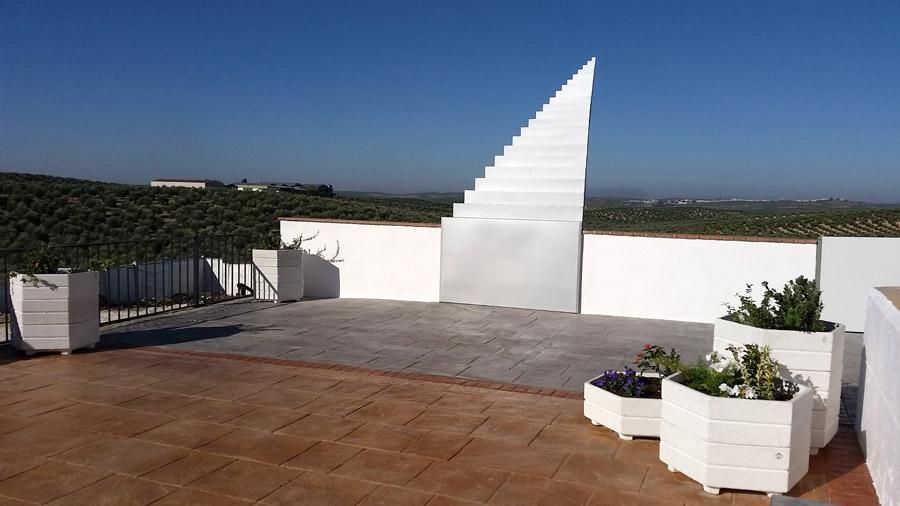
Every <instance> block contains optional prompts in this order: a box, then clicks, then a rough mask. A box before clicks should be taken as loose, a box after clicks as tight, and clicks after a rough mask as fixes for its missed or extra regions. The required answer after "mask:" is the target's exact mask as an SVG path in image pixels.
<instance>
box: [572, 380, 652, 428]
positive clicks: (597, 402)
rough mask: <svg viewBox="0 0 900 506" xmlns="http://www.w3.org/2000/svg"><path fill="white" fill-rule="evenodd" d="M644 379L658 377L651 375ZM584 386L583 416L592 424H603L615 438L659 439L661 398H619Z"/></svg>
mask: <svg viewBox="0 0 900 506" xmlns="http://www.w3.org/2000/svg"><path fill="white" fill-rule="evenodd" d="M645 376H646V377H658V376H656V375H655V373H650V374H645ZM595 379H597V378H594V379H592V380H590V381H586V382H585V383H584V416H585V417H587V418H588V419H590V420H591V423H592V424H594V425H603V426H604V427H607V428H608V429H610V430H613V431H615V432H617V433H619V437H620V438H622V439H625V440H631V439H632V438H634V437H656V438H658V437H659V424H660V412H661V410H662V400H661V399H638V398H633V397H621V396H618V395H616V394H614V393H612V392H609V391H607V390H604V389H602V388H600V387H598V386H594V385H592V384H591V382H592V381H594V380H595Z"/></svg>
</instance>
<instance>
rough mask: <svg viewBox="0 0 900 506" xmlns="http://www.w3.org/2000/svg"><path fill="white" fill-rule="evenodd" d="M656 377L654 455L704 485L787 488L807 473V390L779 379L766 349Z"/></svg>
mask: <svg viewBox="0 0 900 506" xmlns="http://www.w3.org/2000/svg"><path fill="white" fill-rule="evenodd" d="M728 353H729V355H730V356H729V357H725V356H723V355H721V354H719V353H717V352H713V353H712V354H710V355H709V356H708V357H707V358H708V363H699V364H697V365H695V366H692V367H686V368H683V369H682V371H681V372H679V373H677V374H675V375H673V376H670V377H668V378H665V379H663V382H662V423H661V426H660V447H659V458H660V460H662V461H663V462H664V463H666V465H668V467H669V470H670V471H673V472H674V471H679V472H682V473H684V474H685V475H687V476H688V477H690V478H691V479H693V480H696V481H698V482H700V483H701V484H702V485H703V489H704V490H705V491H707V492H710V493H715V494H717V493H719V489H721V488H730V489H739V490H756V491H761V492H766V493H768V494H770V495H771V494H777V493H785V492H787V491H789V490H790V489H791V488H792V487H793V486H794V485H796V484H797V482H798V481H800V479H801V478H802V477H803V476H804V475H805V474H806V473H807V471H808V470H809V451H808V449H809V437H810V426H811V413H812V411H811V409H812V389H810V388H809V387H807V386H805V385H798V384H795V383H793V382H790V381H788V380H785V379H782V378H781V377H780V376H779V373H778V368H779V364H778V363H777V362H776V361H775V360H774V359H773V358H772V356H771V353H770V351H769V349H768V348H767V347H764V346H763V347H760V346H756V345H747V346H744V347H734V346H731V347H729V349H728Z"/></svg>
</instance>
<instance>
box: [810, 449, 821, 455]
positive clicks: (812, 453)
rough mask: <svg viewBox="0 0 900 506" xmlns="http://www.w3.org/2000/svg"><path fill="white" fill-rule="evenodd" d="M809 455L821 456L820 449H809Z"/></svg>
mask: <svg viewBox="0 0 900 506" xmlns="http://www.w3.org/2000/svg"><path fill="white" fill-rule="evenodd" d="M809 454H810V455H818V454H819V449H818V448H810V449H809Z"/></svg>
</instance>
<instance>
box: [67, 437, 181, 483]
mask: <svg viewBox="0 0 900 506" xmlns="http://www.w3.org/2000/svg"><path fill="white" fill-rule="evenodd" d="M187 453H188V452H187V450H182V449H180V448H173V447H171V446H163V445H158V444H154V443H149V442H147V441H140V440H137V439H125V438H120V437H113V436H110V437H105V438H103V439H99V440H97V441H93V442H90V443H87V444H85V445H83V446H79V447H78V448H74V449H72V450H68V451H65V452H63V453H61V454H59V455H56V456H54V457H53V458H54V459H57V460H62V461H65V462H69V463H72V464H78V465H81V466H88V467H93V468H95V469H100V470H103V471H109V472H115V473H122V474H128V475H131V476H140V475H142V474H144V473H147V472H150V471H152V470H154V469H156V468H159V467H162V466H164V465H166V464H168V463H170V462H173V461H175V460H177V459H180V458H181V457H184V456H185V455H187Z"/></svg>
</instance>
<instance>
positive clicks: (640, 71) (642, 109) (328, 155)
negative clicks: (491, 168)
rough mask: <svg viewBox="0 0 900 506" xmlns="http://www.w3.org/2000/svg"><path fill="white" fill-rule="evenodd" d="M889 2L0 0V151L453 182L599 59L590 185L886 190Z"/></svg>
mask: <svg viewBox="0 0 900 506" xmlns="http://www.w3.org/2000/svg"><path fill="white" fill-rule="evenodd" d="M898 27H900V2H897V1H889V0H886V1H862V2H856V1H847V2H828V1H812V0H810V1H796V0H787V1H784V0H781V1H771V2H768V1H727V2H722V1H709V2H699V1H696V2H695V1H688V2H672V1H661V2H641V1H635V2H631V1H629V2H622V1H615V2H599V1H595V2H574V1H565V2H560V1H545V2H535V1H510V2H500V1H483V0H482V1H452V2H451V1H433V2H432V1H429V2H421V1H411V2H400V1H383V2H381V1H379V2H374V1H371V2H370V1H363V0H358V1H354V2H344V1H319V2H299V1H290V2H275V1H260V2H250V1H246V2H229V1H218V0H217V1H210V2H200V1H187V0H182V1H174V2H166V1H153V2H138V1H108V2H97V1H78V2H72V1H58V2H50V1H39V0H0V170H16V171H26V172H45V173H51V174H56V175H65V176H73V177H83V178H91V179H101V180H112V181H121V182H132V183H144V182H146V181H148V180H149V179H150V178H152V177H190V178H217V179H221V180H224V181H234V180H239V179H241V178H245V177H246V178H248V179H250V180H260V179H261V180H289V181H293V180H299V181H304V182H326V183H331V184H333V185H334V186H335V187H336V188H337V189H345V190H376V191H395V192H404V191H461V190H463V189H466V188H471V187H472V185H473V179H474V178H475V177H477V176H480V175H481V174H482V173H483V169H484V166H485V165H486V164H488V163H490V161H491V159H492V157H493V155H495V154H498V153H499V152H501V150H502V146H503V145H504V144H506V143H508V142H509V141H510V139H511V137H512V136H513V135H515V134H516V133H517V132H518V129H519V128H520V127H521V126H522V125H524V124H525V123H526V121H527V119H528V118H529V117H531V116H532V115H533V113H534V111H535V110H537V109H538V108H539V107H540V106H541V104H542V103H543V102H544V101H545V100H546V99H547V97H549V96H550V95H551V94H552V93H553V91H554V90H555V89H556V88H558V87H559V85H561V84H562V82H564V81H565V80H566V79H567V78H568V76H569V75H570V74H571V73H573V72H574V71H575V70H576V69H577V68H578V67H579V66H580V65H581V64H583V63H584V61H586V60H587V58H588V57H590V56H592V55H596V56H597V58H598V64H597V77H596V82H595V91H594V104H593V110H592V126H591V138H590V152H589V162H588V186H589V188H590V189H593V190H595V191H596V190H599V191H606V192H609V191H612V192H616V193H628V194H632V195H647V196H656V197H666V196H698V197H713V196H737V197H748V198H780V197H787V198H816V197H828V196H839V197H846V198H853V199H862V200H872V201H892V202H900V35H898V33H900V32H898Z"/></svg>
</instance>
